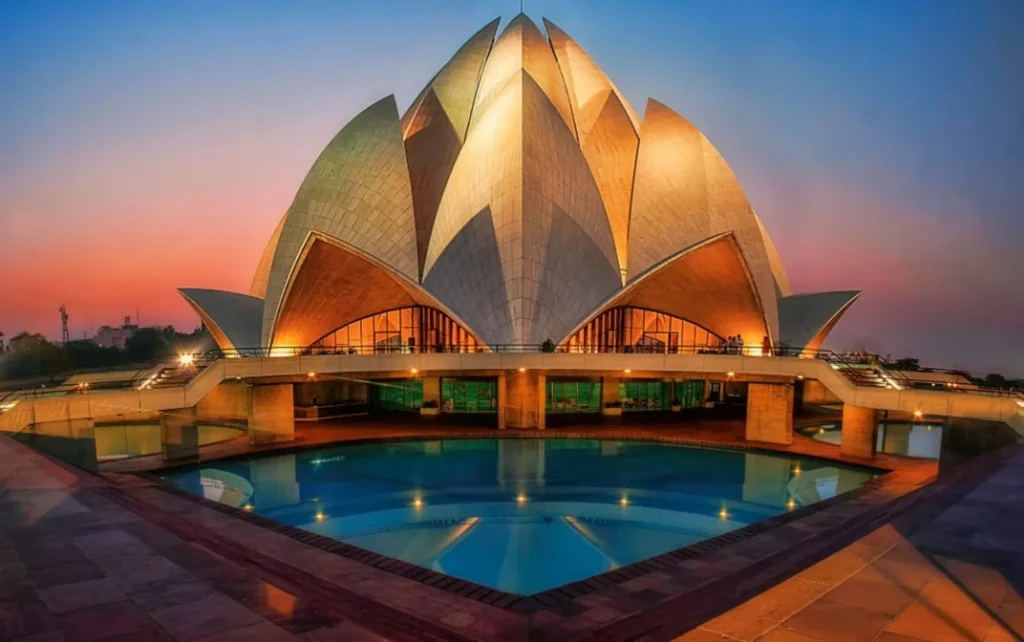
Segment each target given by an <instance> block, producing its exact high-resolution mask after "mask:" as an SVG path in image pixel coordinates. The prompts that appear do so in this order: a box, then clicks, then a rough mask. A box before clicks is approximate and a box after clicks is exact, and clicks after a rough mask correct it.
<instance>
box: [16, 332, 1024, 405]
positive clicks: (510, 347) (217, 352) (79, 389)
mask: <svg viewBox="0 0 1024 642" xmlns="http://www.w3.org/2000/svg"><path fill="white" fill-rule="evenodd" d="M476 353H499V354H535V353H551V354H690V355H729V356H747V357H766V356H770V357H794V358H801V359H817V360H821V361H825V362H826V363H828V364H829V365H830V366H831V367H832V368H833V369H834V370H836V371H837V372H839V373H840V374H842V375H843V376H844V377H845V378H846V379H848V380H849V381H850V382H851V383H853V384H854V385H856V386H859V387H883V388H892V389H898V390H907V389H917V390H934V389H940V390H942V391H946V392H962V393H972V394H982V395H990V396H1000V397H1010V398H1014V399H1017V400H1018V402H1019V403H1020V404H1021V407H1022V408H1024V390H1020V389H1017V388H1012V387H1011V388H1000V387H994V386H985V385H978V384H975V383H949V384H946V383H942V382H937V381H934V380H930V379H915V378H913V377H908V376H907V375H906V374H904V373H902V372H899V371H898V370H897V369H896V368H894V367H893V364H891V363H888V362H886V361H885V360H884V359H882V358H881V357H879V356H878V355H873V354H868V353H863V352H858V353H845V354H844V353H838V352H835V351H832V350H801V349H796V348H789V347H785V346H780V347H773V348H771V349H769V350H767V351H765V350H764V349H763V348H762V346H759V345H757V346H739V345H719V346H708V345H669V344H664V343H657V344H650V345H608V344H563V345H555V344H553V343H551V342H546V343H544V344H499V345H492V346H487V347H468V346H457V345H455V346H451V345H395V344H387V343H384V344H380V343H378V344H367V345H345V346H324V345H314V346H309V347H305V348H282V347H277V348H263V347H253V348H236V349H230V350H225V349H220V348H215V349H212V350H208V351H206V352H204V353H201V354H198V355H180V356H179V357H176V358H170V359H169V358H162V359H156V360H154V361H153V362H151V363H150V364H147V365H146V367H144V368H142V369H141V370H139V372H138V373H136V375H135V376H134V377H132V378H131V379H130V380H126V381H113V382H102V383H94V384H90V383H79V384H71V385H56V386H39V387H32V388H25V389H20V390H12V391H7V392H5V393H0V402H4V401H7V402H9V401H10V400H12V399H32V398H43V397H50V396H58V395H68V394H88V393H90V392H93V391H96V392H99V391H101V390H123V389H126V388H131V389H136V390H138V389H145V388H146V387H152V386H151V385H150V384H152V383H153V379H152V377H153V376H154V373H159V372H161V371H169V372H172V374H173V381H174V383H175V384H177V385H187V384H188V383H189V382H190V381H192V380H193V379H195V377H196V376H198V375H199V374H200V373H202V372H203V371H204V370H205V369H206V368H208V367H209V366H211V365H213V364H215V363H217V362H218V361H220V360H222V359H245V358H250V359H253V358H268V357H299V356H331V355H337V356H343V355H345V356H348V355H353V356H358V355H379V354H476ZM927 371H928V372H948V373H956V374H960V375H963V374H964V373H962V372H959V371H940V370H938V369H931V368H930V369H928V370H927ZM153 385H155V384H153ZM0 407H2V406H0Z"/></svg>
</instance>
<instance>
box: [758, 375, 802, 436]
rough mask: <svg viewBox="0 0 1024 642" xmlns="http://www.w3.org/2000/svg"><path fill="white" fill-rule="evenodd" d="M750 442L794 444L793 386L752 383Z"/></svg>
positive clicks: (788, 384)
mask: <svg viewBox="0 0 1024 642" xmlns="http://www.w3.org/2000/svg"><path fill="white" fill-rule="evenodd" d="M747 441H763V442H767V443H771V444H791V443H793V384H791V383H751V384H750V385H749V387H748V388H747Z"/></svg>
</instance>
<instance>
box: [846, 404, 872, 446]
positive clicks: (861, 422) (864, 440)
mask: <svg viewBox="0 0 1024 642" xmlns="http://www.w3.org/2000/svg"><path fill="white" fill-rule="evenodd" d="M842 428H843V436H842V443H841V445H840V447H839V452H840V453H842V454H844V455H849V456H851V457H862V458H864V459H870V458H872V457H874V456H875V443H876V440H877V438H878V437H877V435H878V411H876V410H872V409H871V408H858V407H857V406H850V405H844V406H843V426H842Z"/></svg>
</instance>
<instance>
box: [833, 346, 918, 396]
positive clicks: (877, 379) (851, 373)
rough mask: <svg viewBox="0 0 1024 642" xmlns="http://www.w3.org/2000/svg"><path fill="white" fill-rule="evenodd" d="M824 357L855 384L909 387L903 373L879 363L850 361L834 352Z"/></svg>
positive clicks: (900, 388) (893, 388) (886, 387)
mask: <svg viewBox="0 0 1024 642" xmlns="http://www.w3.org/2000/svg"><path fill="white" fill-rule="evenodd" d="M824 358H825V360H826V361H828V363H829V365H830V366H832V368H833V369H834V370H835V371H836V372H839V373H840V374H842V375H843V376H844V377H846V378H847V379H849V380H850V382H851V383H853V384H854V385H855V386H861V387H865V388H881V389H883V390H904V389H906V388H908V387H909V383H908V382H907V381H906V378H905V377H904V376H903V375H901V374H899V373H897V372H895V371H893V370H888V369H886V368H885V367H884V366H882V365H880V364H874V363H850V362H848V361H846V360H845V359H842V358H841V357H839V356H838V355H835V354H829V355H824Z"/></svg>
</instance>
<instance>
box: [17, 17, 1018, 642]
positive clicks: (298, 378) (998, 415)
mask: <svg viewBox="0 0 1024 642" xmlns="http://www.w3.org/2000/svg"><path fill="white" fill-rule="evenodd" d="M500 25H501V23H500V20H498V19H496V20H494V21H493V22H491V23H489V24H487V25H485V26H484V27H483V28H481V29H480V30H479V31H478V32H476V33H475V34H473V35H472V36H471V37H470V38H469V40H467V41H466V42H465V44H463V45H462V46H461V47H460V48H459V49H458V50H457V51H455V53H454V55H453V56H452V57H451V59H450V60H449V61H448V62H447V63H446V64H445V65H444V66H443V67H442V68H441V69H439V70H438V71H437V73H436V75H434V77H433V78H431V79H430V80H429V82H427V84H426V85H425V86H424V87H423V90H422V91H421V92H420V93H419V95H417V96H416V98H415V100H413V102H412V104H411V105H408V106H407V107H405V109H404V111H400V109H399V105H398V103H397V102H396V100H395V98H394V96H388V97H386V98H383V99H381V100H379V101H377V102H376V103H374V104H372V105H369V106H368V107H366V108H365V109H364V110H363V111H362V112H360V113H359V114H356V115H355V116H354V117H351V119H350V120H348V122H347V124H345V125H344V126H343V127H342V128H341V130H340V131H339V132H338V133H337V135H336V136H335V137H334V138H333V139H332V140H330V141H329V142H328V143H327V146H326V147H325V148H324V150H323V151H322V152H321V153H320V155H319V157H317V158H316V159H315V160H313V159H311V160H313V163H312V167H311V168H310V169H309V172H308V174H307V175H306V177H305V179H304V180H303V182H302V184H301V185H299V186H298V189H297V191H296V194H295V197H294V199H293V200H292V202H291V203H290V204H282V209H285V207H286V208H287V209H286V211H285V212H284V215H283V216H282V217H281V219H280V221H279V222H278V224H277V226H276V229H274V230H273V233H272V234H271V235H270V238H269V240H268V242H267V244H266V248H265V250H264V251H263V253H262V256H261V258H260V260H259V263H258V265H257V266H256V269H255V274H254V276H253V279H252V285H251V287H250V289H249V291H248V292H230V291H224V290H220V289H214V287H215V286H216V285H217V283H216V282H215V278H216V277H215V275H211V277H210V282H209V283H200V284H188V285H195V286H214V287H182V288H181V289H180V294H181V295H182V297H183V298H184V300H185V301H186V302H187V304H188V305H189V306H191V308H192V309H193V310H194V311H195V313H196V314H197V315H198V317H199V319H200V320H201V321H202V323H203V324H204V326H205V327H206V328H207V329H208V330H209V333H210V335H211V336H212V338H213V340H214V341H215V342H216V347H215V348H213V349H203V350H199V349H194V348H190V347H182V349H181V353H180V354H179V355H178V356H176V357H175V358H173V359H166V360H158V361H157V362H154V363H151V364H147V365H146V366H145V367H143V368H142V369H140V370H137V371H132V372H122V373H83V374H79V375H75V376H73V377H72V378H70V379H68V380H67V381H66V382H64V383H63V384H61V385H58V386H50V387H49V388H45V389H44V388H33V389H24V390H15V391H12V392H0V554H2V555H0V605H2V606H4V607H5V608H7V606H10V605H13V606H10V608H7V610H0V614H4V613H6V614H11V615H9V616H8V615H2V616H0V638H3V639H8V638H11V639H26V640H27V639H40V640H42V639H54V640H57V639H108V638H109V639H114V638H115V637H116V636H122V637H117V639H177V640H229V639H238V640H241V639H246V640H249V639H252V640H263V639H266V640H308V641H311V640H318V641H327V640H345V641H347V640H403V641H406V640H407V641H410V642H414V641H420V640H433V641H444V640H453V641H455V640H457V641H460V642H461V641H470V640H478V641H488V640H509V641H511V640H516V641H520V640H544V641H553V640H558V641H559V642H562V641H569V640H581V641H582V640H622V641H626V640H647V641H655V640H687V641H690V642H736V641H737V640H738V641H741V642H755V641H758V642H759V641H761V640H764V641H765V642H786V641H787V640H798V641H799V640H806V641H814V640H818V641H820V642H831V641H833V640H834V641H835V642H861V641H863V642H873V641H875V640H877V641H878V642H954V641H959V640H972V641H979V640H980V641H983V642H988V641H989V640H994V641H997V642H998V641H1000V640H1004V639H1019V636H1020V634H1021V633H1022V632H1024V624H1022V623H1024V619H1020V618H1022V617H1024V600H1022V598H1021V597H1020V595H1021V594H1024V572H1021V571H1020V570H1019V569H1022V568H1024V566H1022V565H1020V559H1021V557H1022V556H1024V549H1021V548H1020V545H1019V541H1018V539H1019V538H1017V537H1016V535H1014V533H1017V532H1018V530H1017V529H1019V526H1020V524H1019V523H1016V522H1014V521H1013V520H1015V519H1017V518H1015V517H1013V516H1014V515H1016V514H1017V512H1019V507H1016V508H1014V507H1013V506H1012V503H1013V501H1015V500H1016V498H1018V497H1020V493H1021V492H1024V484H1022V483H1021V482H1020V479H1021V476H1020V473H1019V471H1020V470H1021V466H1022V465H1024V464H1022V463H1021V462H1024V451H1020V448H1021V447H1020V446H1019V445H1018V443H1019V440H1020V435H1024V392H1021V391H1015V390H1001V389H993V388H986V387H985V386H981V385H978V384H977V382H976V381H975V380H972V379H971V378H970V377H969V376H968V375H967V374H966V373H963V372H958V371H952V370H943V369H939V368H930V369H920V370H915V371H905V370H901V369H900V368H899V367H898V365H897V364H893V363H888V362H887V361H886V360H884V359H882V358H880V357H878V356H874V355H867V354H862V353H856V354H853V353H844V352H837V351H833V350H829V349H825V348H824V342H825V340H826V338H827V337H828V335H829V333H830V332H831V331H832V329H833V328H834V327H835V326H836V324H837V323H839V321H840V320H841V318H842V317H843V315H844V313H845V312H846V311H847V310H848V309H849V308H850V307H851V306H852V305H853V304H854V303H855V301H856V300H857V298H858V297H859V295H860V293H859V292H857V291H831V292H811V293H794V292H793V291H792V290H791V288H790V284H789V280H788V278H787V275H786V272H785V269H784V267H783V263H782V259H781V257H780V255H779V253H778V252H777V250H776V248H775V245H774V244H773V242H772V240H771V237H770V235H769V231H768V229H767V228H766V227H765V226H764V224H763V223H762V221H761V219H760V218H759V217H758V214H757V213H756V212H755V209H754V207H753V205H752V204H751V203H750V202H749V201H748V199H747V197H746V195H745V194H744V191H743V189H742V187H741V186H740V183H739V181H738V180H737V177H736V176H735V175H734V174H733V172H732V171H731V170H730V168H729V165H728V164H727V163H726V160H725V159H724V158H723V157H722V155H721V154H720V153H719V152H718V150H717V149H716V148H715V146H714V145H713V144H712V143H711V140H710V139H709V137H708V135H710V136H712V137H713V136H714V135H715V132H708V133H707V135H706V133H705V132H701V131H700V130H698V129H697V128H696V127H695V126H694V125H693V124H691V123H690V122H689V121H688V120H686V118H684V117H683V116H682V115H680V114H679V113H677V112H676V111H674V110H673V109H672V108H671V107H670V106H668V105H665V104H663V103H661V102H658V101H657V100H655V99H649V100H648V101H647V104H646V105H645V106H644V107H643V110H642V112H641V111H637V110H636V109H635V108H634V107H633V106H632V105H631V104H630V103H629V102H628V101H627V99H626V97H625V96H624V95H623V94H622V93H621V92H620V91H619V89H618V88H617V87H616V86H615V84H614V82H613V81H612V79H611V78H609V77H608V76H606V75H605V73H604V72H603V71H602V70H601V69H600V67H598V65H597V64H596V63H595V61H594V60H593V59H592V58H591V57H590V56H589V55H588V54H587V53H586V51H584V49H583V48H582V47H581V46H580V44H578V43H577V42H576V41H575V40H573V39H572V38H571V37H569V35H567V34H566V33H565V32H564V31H563V30H562V29H561V28H559V27H558V26H556V25H554V24H552V23H551V22H549V21H547V20H544V21H543V25H542V27H543V30H542V28H541V26H538V25H537V24H536V23H534V22H533V21H532V20H530V19H529V18H528V17H526V16H525V15H523V14H519V15H518V16H516V17H515V18H513V19H512V20H511V21H509V22H507V23H506V24H505V25H504V26H503V28H501V29H500V31H499V26H500ZM775 231H776V233H784V230H775ZM1015 511H1017V512H1015ZM28 593H32V595H33V596H36V597H30V596H29V597H27V594H28ZM1014 631H1015V632H1014ZM99 633H102V634H103V635H99ZM5 636H7V637H5ZM32 636H43V637H32ZM46 636H52V637H46ZM103 636H106V637H103ZM680 636H681V637H680Z"/></svg>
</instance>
